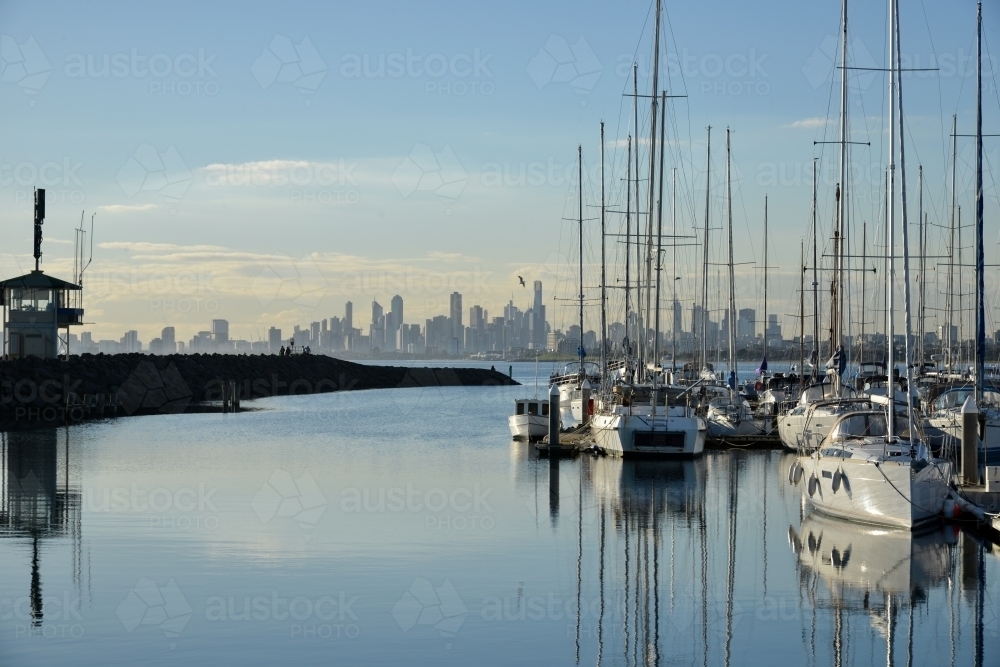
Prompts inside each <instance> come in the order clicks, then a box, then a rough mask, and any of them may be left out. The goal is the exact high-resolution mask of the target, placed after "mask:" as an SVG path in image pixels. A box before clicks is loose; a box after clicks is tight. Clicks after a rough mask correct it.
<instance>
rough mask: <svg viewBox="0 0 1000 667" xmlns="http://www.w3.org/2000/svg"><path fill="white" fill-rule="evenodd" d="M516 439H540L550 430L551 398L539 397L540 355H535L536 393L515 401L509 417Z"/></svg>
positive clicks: (512, 433)
mask: <svg viewBox="0 0 1000 667" xmlns="http://www.w3.org/2000/svg"><path fill="white" fill-rule="evenodd" d="M507 426H508V427H509V428H510V435H511V437H513V438H514V439H515V440H527V441H529V442H531V441H533V440H540V439H541V438H543V437H545V435H546V434H547V433H548V432H549V399H548V398H541V399H540V398H538V355H537V354H536V355H535V394H534V396H532V397H531V398H519V399H516V400H515V401H514V414H512V415H511V416H510V417H508V418H507Z"/></svg>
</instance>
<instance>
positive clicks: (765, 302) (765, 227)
mask: <svg viewBox="0 0 1000 667" xmlns="http://www.w3.org/2000/svg"><path fill="white" fill-rule="evenodd" d="M800 342H801V341H800ZM764 359H767V195H764ZM800 373H801V371H800ZM762 375H763V374H762Z"/></svg>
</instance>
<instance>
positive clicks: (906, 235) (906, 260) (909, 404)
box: [889, 2, 915, 450]
mask: <svg viewBox="0 0 1000 667" xmlns="http://www.w3.org/2000/svg"><path fill="white" fill-rule="evenodd" d="M895 14H896V30H895V49H896V63H897V67H898V63H899V62H900V55H901V48H900V37H899V3H898V2H897V3H896V11H895ZM896 96H897V100H898V104H899V194H900V214H901V219H900V223H901V224H902V227H903V323H904V328H905V331H904V333H905V338H906V348H905V354H906V415H907V420H908V424H909V427H908V430H909V433H910V448H911V450H912V447H913V444H912V443H913V440H914V436H915V431H914V429H913V401H912V400H911V399H910V395H911V394H910V392H911V389H912V387H913V336H912V335H911V333H912V331H913V329H912V323H911V317H910V230H909V227H910V225H909V220H908V219H907V206H906V142H905V141H903V137H904V135H903V80H902V77H900V78H899V80H898V81H897V82H896ZM889 386H890V389H891V388H892V383H891V382H890V385H889ZM890 393H891V392H890ZM889 414H890V415H891V414H893V413H891V412H890V413H889ZM890 421H891V419H890Z"/></svg>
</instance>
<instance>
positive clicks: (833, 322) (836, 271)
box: [830, 183, 841, 395]
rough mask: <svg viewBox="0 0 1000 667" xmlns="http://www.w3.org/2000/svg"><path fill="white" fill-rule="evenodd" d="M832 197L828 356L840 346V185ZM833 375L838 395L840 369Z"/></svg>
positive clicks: (835, 390)
mask: <svg viewBox="0 0 1000 667" xmlns="http://www.w3.org/2000/svg"><path fill="white" fill-rule="evenodd" d="M834 197H835V198H836V200H837V206H836V209H835V210H834V216H833V217H834V221H833V281H832V283H831V284H830V355H831V356H833V355H835V354H836V353H837V349H838V347H839V346H840V312H841V310H840V199H841V198H840V184H839V183H838V184H837V189H836V193H835V194H834ZM837 371H838V372H837V373H834V375H833V387H834V389H833V393H834V395H840V372H839V371H840V369H839V367H838V368H837Z"/></svg>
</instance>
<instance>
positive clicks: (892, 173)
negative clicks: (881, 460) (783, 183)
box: [885, 0, 909, 441]
mask: <svg viewBox="0 0 1000 667" xmlns="http://www.w3.org/2000/svg"><path fill="white" fill-rule="evenodd" d="M888 194H889V197H888V198H889V215H888V217H887V218H886V221H885V222H886V231H887V232H888V234H889V242H888V243H887V244H886V253H887V255H888V257H889V272H888V275H887V276H886V284H885V289H886V300H885V302H886V315H887V318H888V323H887V327H886V328H887V330H888V341H887V343H888V344H887V348H888V349H887V355H886V360H887V363H886V374H887V378H888V386H887V387H886V392H885V393H886V398H888V399H889V410H888V417H887V419H886V420H885V421H886V433H887V435H888V439H889V440H890V441H891V440H892V439H893V438H894V437H895V435H896V425H895V423H894V422H895V421H896V420H895V418H894V416H895V414H896V400H895V393H896V391H895V377H896V374H895V372H894V371H895V368H896V362H895V352H896V340H895V334H896V329H895V322H894V321H893V320H894V319H895V318H893V310H894V298H893V296H894V295H893V289H892V288H893V285H894V284H895V282H896V258H895V257H894V256H893V255H894V250H895V247H896V244H895V240H896V237H895V231H896V230H895V229H894V227H895V221H896V0H889V193H888ZM907 391H909V387H907Z"/></svg>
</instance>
